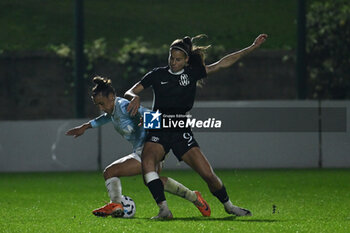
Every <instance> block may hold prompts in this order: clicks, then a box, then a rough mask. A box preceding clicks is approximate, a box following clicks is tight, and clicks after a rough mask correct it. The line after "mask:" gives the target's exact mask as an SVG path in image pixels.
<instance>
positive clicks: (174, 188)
mask: <svg viewBox="0 0 350 233" xmlns="http://www.w3.org/2000/svg"><path fill="white" fill-rule="evenodd" d="M164 190H165V191H167V192H169V193H171V194H175V195H177V196H179V197H182V198H185V199H186V200H189V201H190V202H194V201H195V200H197V195H196V193H195V192H194V191H191V190H190V189H189V188H187V187H186V186H184V185H183V184H181V183H179V182H177V181H176V180H174V179H171V178H169V177H168V180H167V182H166V183H165V185H164Z"/></svg>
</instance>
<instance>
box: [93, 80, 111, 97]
mask: <svg viewBox="0 0 350 233" xmlns="http://www.w3.org/2000/svg"><path fill="white" fill-rule="evenodd" d="M92 83H94V84H95V86H94V87H93V88H92V90H91V96H92V97H95V96H97V95H98V94H100V93H101V95H102V96H105V97H108V95H109V94H110V93H112V94H113V95H115V90H114V88H113V87H112V81H111V80H110V79H108V78H103V77H100V76H96V77H94V78H93V79H92Z"/></svg>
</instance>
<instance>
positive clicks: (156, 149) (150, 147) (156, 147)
mask: <svg viewBox="0 0 350 233" xmlns="http://www.w3.org/2000/svg"><path fill="white" fill-rule="evenodd" d="M164 155H165V151H164V148H163V146H162V145H161V144H159V143H154V142H146V143H145V144H144V147H143V151H142V156H141V158H142V168H143V169H144V170H145V171H146V172H147V171H148V170H150V169H151V170H154V169H155V168H156V167H157V166H159V163H160V162H161V161H162V160H163V158H164Z"/></svg>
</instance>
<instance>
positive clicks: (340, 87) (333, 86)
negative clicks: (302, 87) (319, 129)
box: [306, 0, 350, 99]
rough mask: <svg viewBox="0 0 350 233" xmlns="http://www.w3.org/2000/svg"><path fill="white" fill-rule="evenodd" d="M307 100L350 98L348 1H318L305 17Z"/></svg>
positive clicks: (349, 22) (349, 17) (349, 14)
mask: <svg viewBox="0 0 350 233" xmlns="http://www.w3.org/2000/svg"><path fill="white" fill-rule="evenodd" d="M306 45H307V55H308V58H307V62H308V74H309V87H311V88H312V89H311V90H310V91H309V93H310V96H309V97H310V98H323V99H329V98H332V99H349V98H350V1H348V0H337V1H322V2H315V3H313V4H311V5H310V8H309V9H308V13H307V44H306Z"/></svg>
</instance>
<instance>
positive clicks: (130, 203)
mask: <svg viewBox="0 0 350 233" xmlns="http://www.w3.org/2000/svg"><path fill="white" fill-rule="evenodd" d="M121 202H122V205H123V208H124V216H123V218H132V217H133V216H134V215H135V213H136V205H135V202H134V200H133V199H131V197H128V196H125V195H123V197H122V201H121Z"/></svg>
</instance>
